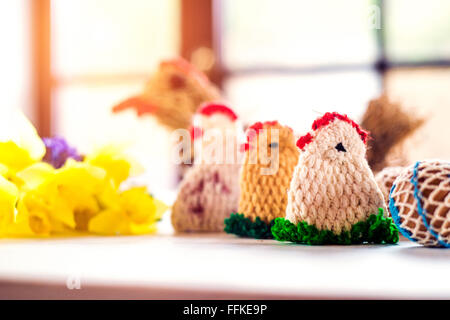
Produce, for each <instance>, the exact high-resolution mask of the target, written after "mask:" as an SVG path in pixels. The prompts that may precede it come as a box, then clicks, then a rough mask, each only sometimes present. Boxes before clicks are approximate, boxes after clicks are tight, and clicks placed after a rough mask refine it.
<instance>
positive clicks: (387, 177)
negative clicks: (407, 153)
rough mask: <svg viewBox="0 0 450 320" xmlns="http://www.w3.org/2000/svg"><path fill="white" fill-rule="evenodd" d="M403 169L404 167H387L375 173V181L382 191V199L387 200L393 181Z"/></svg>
mask: <svg viewBox="0 0 450 320" xmlns="http://www.w3.org/2000/svg"><path fill="white" fill-rule="evenodd" d="M404 169H405V168H404V167H387V168H384V169H383V170H381V171H380V172H378V173H377V174H376V175H375V181H376V182H377V184H378V187H379V188H380V190H381V192H382V193H383V197H384V200H386V201H389V193H390V192H391V189H392V186H393V185H394V181H395V179H397V177H398V176H399V175H400V174H401V173H402V172H403V170H404Z"/></svg>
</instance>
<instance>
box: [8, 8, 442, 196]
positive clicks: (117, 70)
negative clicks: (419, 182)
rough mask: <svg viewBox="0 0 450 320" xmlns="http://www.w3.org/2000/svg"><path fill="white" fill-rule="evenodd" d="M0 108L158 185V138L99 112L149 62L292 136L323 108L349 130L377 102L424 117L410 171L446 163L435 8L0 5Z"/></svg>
mask: <svg viewBox="0 0 450 320" xmlns="http://www.w3.org/2000/svg"><path fill="white" fill-rule="evenodd" d="M0 35H1V39H2V50H1V51H0V68H1V69H0V70H2V72H1V75H0V92H1V96H0V97H1V104H0V108H18V109H22V110H23V111H24V112H25V113H26V115H27V116H28V117H29V118H30V119H31V120H32V122H33V123H34V124H35V126H36V127H37V128H38V131H39V133H40V134H41V135H42V136H50V135H61V136H64V137H65V138H66V139H67V140H68V141H69V142H70V143H71V144H73V145H75V146H76V147H77V148H78V149H79V150H81V151H82V152H89V151H90V150H91V149H92V148H94V147H95V146H96V145H98V144H102V143H105V142H110V141H116V142H118V141H120V142H125V143H130V144H132V145H133V146H132V148H131V151H130V152H132V153H133V155H134V156H135V157H137V158H138V160H140V161H141V162H142V163H143V164H144V166H145V167H146V168H147V176H146V177H145V179H147V181H148V183H149V185H150V186H153V187H154V188H156V187H158V188H159V187H163V188H172V187H173V186H174V183H173V165H172V164H171V163H170V161H169V160H168V159H169V154H170V150H171V147H172V144H171V142H170V139H169V138H170V132H168V131H167V130H165V129H164V128H162V127H161V126H160V125H159V124H157V122H156V121H155V120H154V119H153V118H152V117H151V116H148V117H142V118H137V117H136V115H135V113H133V112H131V111H130V112H124V113H122V114H118V115H117V114H112V113H111V107H112V106H113V105H114V104H116V103H118V102H119V101H121V100H123V99H125V98H126V97H128V96H131V95H134V94H136V93H137V92H139V91H140V90H142V88H143V87H144V85H145V83H146V81H147V80H148V79H149V77H150V76H151V74H152V72H154V71H155V69H156V68H157V65H158V63H159V61H160V60H161V59H167V58H172V57H176V56H182V57H184V58H186V59H187V60H189V61H191V62H192V63H194V64H195V65H196V66H197V67H198V68H200V69H201V70H203V71H204V72H206V73H207V74H208V75H209V76H210V78H211V80H212V81H213V82H214V83H215V84H216V85H217V86H218V87H219V88H220V89H221V90H222V91H223V93H224V95H225V97H226V99H227V100H228V101H229V102H230V105H231V106H232V107H233V108H234V109H236V111H237V113H238V114H239V115H240V116H241V118H242V119H243V121H244V122H245V123H251V122H254V121H260V120H272V119H278V120H279V121H280V122H282V123H283V124H288V125H290V126H291V127H293V128H294V129H295V131H297V132H298V133H304V132H306V131H307V130H308V129H309V127H310V125H311V123H312V121H313V119H315V118H316V117H317V116H318V115H319V114H320V113H323V112H326V111H338V112H341V113H348V114H349V116H351V117H353V118H355V119H356V120H358V119H359V118H360V117H361V116H362V114H363V112H364V110H365V108H366V106H367V103H368V101H369V100H370V99H373V98H376V97H377V96H379V95H380V94H381V93H382V92H383V91H385V92H387V93H388V94H389V96H390V97H391V98H392V99H393V100H394V101H398V102H401V103H402V104H403V105H404V107H405V108H409V110H411V113H417V114H421V115H423V116H425V117H426V119H427V122H426V125H425V126H423V127H422V128H421V130H420V132H419V133H417V134H416V135H415V136H414V137H413V138H412V139H410V140H411V141H409V142H408V143H409V144H408V146H409V147H408V153H409V156H410V158H411V159H412V160H418V159H424V158H444V159H450V126H449V125H448V119H450V1H448V0H428V1H423V0H385V1H382V0H378V1H369V0H343V1H335V0H316V1H307V0H246V1H238V0H164V1H161V0H96V1H89V0H78V1H64V0H0Z"/></svg>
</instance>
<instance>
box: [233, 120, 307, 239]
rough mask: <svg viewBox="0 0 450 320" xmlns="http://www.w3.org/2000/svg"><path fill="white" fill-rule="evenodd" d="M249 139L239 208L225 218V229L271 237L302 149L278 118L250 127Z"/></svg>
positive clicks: (249, 235) (241, 233)
mask: <svg viewBox="0 0 450 320" xmlns="http://www.w3.org/2000/svg"><path fill="white" fill-rule="evenodd" d="M247 140H248V143H247V144H246V145H245V149H246V153H245V159H244V164H243V167H242V171H241V176H240V186H241V197H240V200H239V209H238V211H237V213H234V214H232V215H231V216H230V218H228V219H227V220H226V221H225V224H226V228H225V231H226V232H227V233H232V234H236V235H238V236H243V237H252V238H260V239H264V238H272V234H271V232H270V227H271V225H272V223H273V221H274V219H275V218H277V217H284V215H285V211H286V205H287V190H288V188H289V182H290V180H291V177H292V173H293V171H294V167H295V165H296V164H297V161H298V155H299V151H298V149H297V148H296V146H295V140H294V133H293V131H292V129H291V128H289V127H286V126H282V125H280V124H279V123H278V122H277V121H272V122H264V123H261V122H257V123H255V124H254V125H252V126H250V127H249V128H248V129H247Z"/></svg>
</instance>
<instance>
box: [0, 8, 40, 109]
mask: <svg viewBox="0 0 450 320" xmlns="http://www.w3.org/2000/svg"><path fill="white" fill-rule="evenodd" d="M29 21H30V8H29V3H28V1H27V0H16V1H0V39H1V41H2V49H1V50H0V70H1V72H0V88H1V89H0V92H1V103H0V108H2V109H3V108H20V109H22V110H23V111H24V112H25V113H26V114H27V115H28V116H29V117H30V118H33V110H32V107H31V95H30V89H31V82H30V78H31V74H30V67H31V66H30V58H31V57H30V49H31V48H30V45H29V42H30V34H29V33H30V32H29V30H30V25H29Z"/></svg>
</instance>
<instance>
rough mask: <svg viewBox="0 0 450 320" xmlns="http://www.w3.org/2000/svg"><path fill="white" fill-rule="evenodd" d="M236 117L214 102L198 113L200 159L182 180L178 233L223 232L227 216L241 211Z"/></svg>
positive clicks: (175, 219) (175, 207) (174, 217)
mask: <svg viewBox="0 0 450 320" xmlns="http://www.w3.org/2000/svg"><path fill="white" fill-rule="evenodd" d="M205 110H206V111H207V112H205ZM236 120H237V116H236V115H235V114H234V112H233V111H232V110H231V109H230V108H228V107H227V106H225V105H218V104H212V103H211V104H207V105H204V106H202V107H201V108H200V110H199V111H198V113H197V114H196V115H195V116H194V121H193V122H194V125H195V126H196V127H198V128H199V129H201V130H202V132H203V133H202V134H201V135H199V136H197V137H196V139H195V140H194V146H195V148H196V154H197V159H196V160H198V161H196V162H195V163H194V166H193V167H192V168H191V169H190V170H189V171H188V172H187V173H186V175H185V177H184V179H183V181H182V182H181V184H180V187H179V192H178V196H177V199H176V201H175V203H174V205H173V208H172V216H171V219H172V225H173V227H174V229H175V230H176V231H177V232H188V231H193V232H195V231H208V232H218V231H223V229H224V219H225V218H226V217H228V216H229V214H230V212H233V211H236V210H237V207H238V201H239V169H240V163H239V158H238V157H233V155H236V154H235V152H233V151H236V150H237V135H238V133H239V131H240V127H239V124H238V123H237V122H236ZM210 133H213V135H211V136H210V135H209V134H210ZM229 144H231V145H229ZM230 152H233V153H232V154H231V156H232V157H229V156H230ZM236 156H237V155H236Z"/></svg>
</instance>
